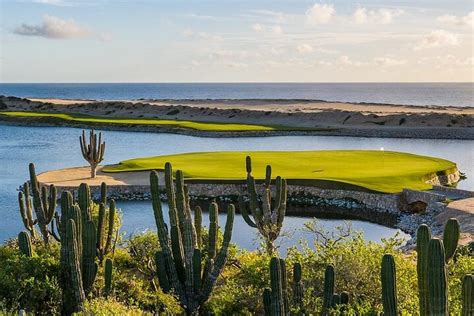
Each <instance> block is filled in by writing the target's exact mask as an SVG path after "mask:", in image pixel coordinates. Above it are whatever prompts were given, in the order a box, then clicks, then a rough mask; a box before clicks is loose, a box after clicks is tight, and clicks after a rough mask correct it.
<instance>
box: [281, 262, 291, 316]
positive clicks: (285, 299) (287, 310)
mask: <svg viewBox="0 0 474 316" xmlns="http://www.w3.org/2000/svg"><path fill="white" fill-rule="evenodd" d="M280 270H281V289H282V295H283V310H284V313H285V315H289V313H290V302H289V300H288V284H287V283H288V279H287V277H286V263H285V260H284V259H280Z"/></svg>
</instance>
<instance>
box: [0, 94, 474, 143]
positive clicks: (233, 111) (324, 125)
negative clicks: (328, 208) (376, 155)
mask: <svg viewBox="0 0 474 316" xmlns="http://www.w3.org/2000/svg"><path fill="white" fill-rule="evenodd" d="M0 101H1V103H2V104H3V106H4V109H6V110H10V111H39V112H61V113H80V114H87V115H94V116H104V117H114V118H118V117H120V118H122V117H123V118H148V119H149V118H160V119H176V120H191V121H200V122H220V123H241V124H244V123H245V124H260V125H280V126H287V127H298V128H314V129H322V131H319V132H318V133H317V134H318V135H339V136H364V137H402V138H435V139H437V138H439V139H474V107H442V106H408V105H390V104H366V103H343V102H325V101H317V100H314V101H311V100H122V101H90V100H64V99H20V98H13V97H2V98H0ZM0 105H1V104H0ZM17 121H18V120H17ZM19 123H21V122H19ZM29 123H32V124H33V123H34V122H32V121H31V120H30V121H29ZM116 127H117V126H116ZM127 130H146V131H158V132H160V131H163V130H159V129H157V130H154V129H151V128H150V127H147V128H144V127H140V126H128V127H127ZM167 132H172V131H167ZM194 133H196V131H194ZM288 133H290V134H294V133H291V132H288ZM247 134H248V133H247ZM260 134H261V133H260ZM267 134H268V133H267ZM270 134H271V133H270ZM278 134H281V132H279V133H278ZM305 134H308V132H305ZM242 135H243V134H242ZM242 135H241V136H242ZM202 136H208V135H204V134H203V135H202ZM222 136H229V135H222ZM231 136H232V135H231ZM245 136H249V135H245ZM258 136H261V135H258Z"/></svg>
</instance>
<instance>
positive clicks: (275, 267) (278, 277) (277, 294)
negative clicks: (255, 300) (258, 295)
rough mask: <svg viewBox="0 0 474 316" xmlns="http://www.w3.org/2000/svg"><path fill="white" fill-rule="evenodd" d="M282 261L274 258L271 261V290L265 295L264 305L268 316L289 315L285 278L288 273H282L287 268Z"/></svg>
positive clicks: (265, 292) (267, 290) (266, 291)
mask: <svg viewBox="0 0 474 316" xmlns="http://www.w3.org/2000/svg"><path fill="white" fill-rule="evenodd" d="M280 260H282V259H278V258H277V257H272V258H271V260H270V289H266V290H265V291H264V293H263V304H264V310H265V311H266V315H271V316H284V315H287V312H286V308H285V300H286V299H285V295H286V293H285V291H284V285H283V284H284V283H285V282H286V280H284V276H285V275H286V272H284V271H282V270H283V269H284V268H285V266H284V265H282V263H281V261H280Z"/></svg>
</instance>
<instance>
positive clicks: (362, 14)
mask: <svg viewBox="0 0 474 316" xmlns="http://www.w3.org/2000/svg"><path fill="white" fill-rule="evenodd" d="M403 13H404V11H403V10H391V9H378V10H367V9H366V8H358V9H356V10H355V11H354V14H353V19H354V22H355V23H357V24H367V23H371V24H390V23H392V22H393V19H394V18H395V17H397V16H400V15H402V14H403Z"/></svg>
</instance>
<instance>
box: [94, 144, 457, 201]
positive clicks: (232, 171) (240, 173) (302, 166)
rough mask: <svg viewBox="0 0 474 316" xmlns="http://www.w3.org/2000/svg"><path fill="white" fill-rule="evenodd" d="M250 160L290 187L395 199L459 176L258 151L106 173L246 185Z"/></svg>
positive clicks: (369, 155) (402, 163)
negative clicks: (174, 175) (174, 174)
mask: <svg viewBox="0 0 474 316" xmlns="http://www.w3.org/2000/svg"><path fill="white" fill-rule="evenodd" d="M247 155H249V156H251V157H252V169H253V175H254V176H255V177H256V178H257V179H263V178H264V177H265V166H266V165H267V164H270V165H271V166H272V170H273V175H274V176H276V175H280V176H282V177H284V178H286V179H287V180H289V181H290V183H294V184H305V185H321V183H323V182H327V183H332V185H331V187H333V188H334V187H338V186H334V184H338V183H339V184H340V187H341V188H344V184H348V185H351V186H356V187H362V188H365V189H369V190H373V191H378V192H386V193H395V192H400V191H402V190H403V189H404V188H409V189H415V190H427V189H430V188H431V185H429V184H427V183H426V182H425V181H426V180H427V179H429V178H430V177H431V176H433V175H434V174H436V173H443V174H448V173H451V172H455V171H456V170H457V169H456V164H455V163H453V162H451V161H448V160H444V159H440V158H434V157H427V156H419V155H413V154H408V153H401V152H390V151H369V150H331V151H254V152H197V153H186V154H178V155H167V156H156V157H145V158H137V159H130V160H125V161H122V162H120V163H119V164H117V165H110V166H106V167H105V168H104V169H103V171H105V172H123V171H143V170H155V169H163V166H164V164H165V163H166V162H171V163H172V164H173V168H174V169H175V170H176V169H181V170H183V173H184V175H185V178H187V179H189V180H196V181H199V180H201V181H213V182H219V181H229V180H233V181H235V180H243V179H245V177H246V173H245V157H246V156H247Z"/></svg>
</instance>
